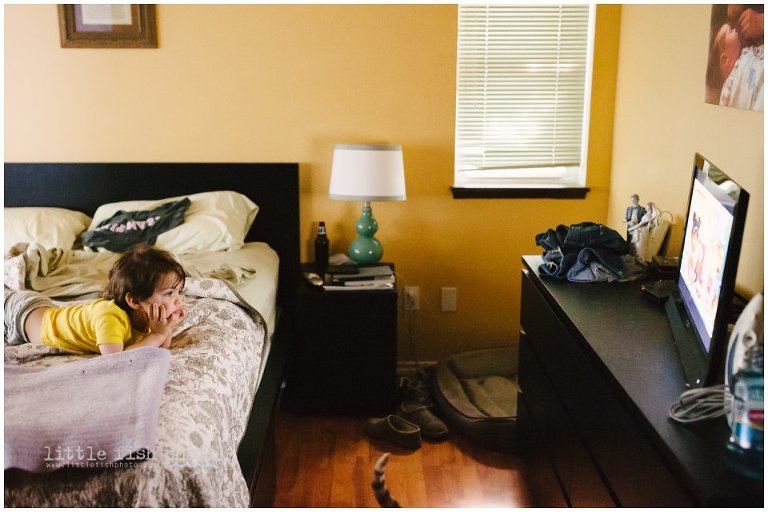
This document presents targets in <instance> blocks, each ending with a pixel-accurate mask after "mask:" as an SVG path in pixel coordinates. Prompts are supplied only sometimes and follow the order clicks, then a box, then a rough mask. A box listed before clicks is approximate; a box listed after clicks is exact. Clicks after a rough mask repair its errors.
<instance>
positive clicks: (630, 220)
mask: <svg viewBox="0 0 768 512" xmlns="http://www.w3.org/2000/svg"><path fill="white" fill-rule="evenodd" d="M629 199H630V201H632V204H631V205H630V206H627V213H626V214H624V222H626V223H627V241H628V242H630V243H631V242H632V241H631V240H630V234H631V230H632V227H633V226H636V225H637V224H638V223H639V222H640V219H642V218H643V215H645V208H643V207H642V206H640V196H638V195H637V194H632V195H631V196H629Z"/></svg>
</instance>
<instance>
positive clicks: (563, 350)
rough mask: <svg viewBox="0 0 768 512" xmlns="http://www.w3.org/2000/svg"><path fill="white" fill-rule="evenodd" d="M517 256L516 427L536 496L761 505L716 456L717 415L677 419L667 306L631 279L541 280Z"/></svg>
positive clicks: (722, 445) (533, 266)
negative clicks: (672, 408)
mask: <svg viewBox="0 0 768 512" xmlns="http://www.w3.org/2000/svg"><path fill="white" fill-rule="evenodd" d="M540 263H541V258H540V257H537V256H526V257H524V258H523V277H522V302H521V304H522V305H521V319H520V323H521V333H520V375H519V379H520V381H519V384H520V396H519V400H518V429H519V435H520V436H521V439H522V442H521V446H522V447H524V457H525V459H526V462H527V463H528V464H527V466H528V470H529V476H530V478H529V479H528V481H529V482H530V484H531V487H532V490H533V493H534V495H535V498H536V501H537V505H540V506H548V507H552V506H574V507H587V506H594V507H600V506H624V507H674V506H684V507H692V506H756V507H757V506H759V507H762V506H763V482H762V481H755V480H751V479H748V478H745V477H742V476H740V475H738V474H736V473H734V472H733V471H732V470H730V469H729V468H728V467H727V465H726V461H725V452H726V443H727V439H728V433H729V429H728V424H727V422H726V420H725V418H724V417H721V418H718V419H715V420H708V421H705V422H699V423H695V424H690V425H681V424H679V423H676V422H674V421H673V420H671V419H669V417H668V415H667V411H668V409H669V406H670V405H671V404H672V403H674V402H675V401H677V399H678V397H679V395H680V393H681V392H682V391H684V390H685V384H684V378H683V374H682V369H681V367H680V363H679V361H678V358H677V353H676V350H675V347H674V345H673V340H672V333H671V332H670V329H669V326H668V323H667V319H666V315H665V313H664V309H663V307H662V306H658V305H656V304H653V303H651V302H649V301H648V300H646V299H644V298H642V297H641V294H640V283H637V282H632V283H579V284H577V283H569V282H565V281H553V280H549V279H544V280H542V279H541V278H540V277H539V274H538V271H537V268H538V266H539V264H540Z"/></svg>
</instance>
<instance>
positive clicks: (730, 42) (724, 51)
mask: <svg viewBox="0 0 768 512" xmlns="http://www.w3.org/2000/svg"><path fill="white" fill-rule="evenodd" d="M716 37H717V41H718V44H719V45H720V73H721V74H722V76H723V79H726V78H728V75H729V74H730V73H731V70H732V69H733V66H734V65H735V64H736V61H737V60H739V55H740V54H741V41H739V34H738V32H736V29H735V28H733V27H731V26H730V25H728V24H727V23H726V24H724V25H723V26H722V27H721V28H720V31H719V32H718V33H717V36H716Z"/></svg>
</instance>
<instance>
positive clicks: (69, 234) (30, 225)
mask: <svg viewBox="0 0 768 512" xmlns="http://www.w3.org/2000/svg"><path fill="white" fill-rule="evenodd" d="M3 215H4V219H3V251H4V252H6V253H7V252H8V249H10V248H11V247H12V246H13V245H15V244H18V243H31V242H38V243H40V244H42V245H43V247H45V248H46V249H51V248H54V247H58V248H61V249H71V248H72V246H73V245H74V244H75V240H76V239H77V237H78V236H79V235H80V233H82V232H83V231H85V230H86V229H88V224H89V223H90V222H91V218H90V217H89V216H87V215H86V214H84V213H83V212H78V211H75V210H67V209H66V208H43V207H22V208H4V209H3Z"/></svg>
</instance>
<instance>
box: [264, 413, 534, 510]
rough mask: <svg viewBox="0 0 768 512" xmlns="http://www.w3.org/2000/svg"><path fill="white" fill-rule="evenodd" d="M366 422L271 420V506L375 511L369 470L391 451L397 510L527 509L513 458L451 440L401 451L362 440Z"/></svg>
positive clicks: (389, 475) (293, 416) (291, 416)
mask: <svg viewBox="0 0 768 512" xmlns="http://www.w3.org/2000/svg"><path fill="white" fill-rule="evenodd" d="M365 420H366V419H365V418H361V417H343V416H327V417H326V416H304V415H301V414H298V413H295V412H292V411H286V410H282V411H281V412H280V413H279V414H278V418H277V439H276V442H277V475H278V481H277V495H276V497H275V503H274V505H275V506H276V507H283V508H287V507H378V504H377V503H376V500H375V499H374V497H373V492H372V491H371V477H372V474H373V465H374V463H375V462H376V460H377V459H378V458H379V457H380V456H381V455H382V454H383V453H384V452H390V453H391V454H392V455H391V457H390V460H389V464H388V466H387V472H386V481H387V486H388V487H389V490H390V492H391V493H392V496H393V497H394V498H395V499H396V500H397V501H398V502H399V503H400V505H401V506H402V507H526V506H531V500H530V495H529V492H528V488H527V485H526V483H525V480H524V476H523V475H524V471H523V464H522V461H521V460H520V458H518V457H515V456H512V455H508V454H503V453H497V452H493V451H490V450H485V449H482V448H477V447H475V446H472V445H470V444H469V443H468V442H467V440H466V439H465V438H464V437H462V436H460V435H458V434H453V433H452V435H451V437H450V438H449V439H448V440H446V441H444V442H442V443H430V442H422V446H421V448H419V449H418V450H405V449H403V448H398V447H396V446H394V445H390V444H388V443H385V442H383V441H376V440H373V439H370V438H368V436H366V434H365V433H364V431H363V429H364V426H365Z"/></svg>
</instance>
